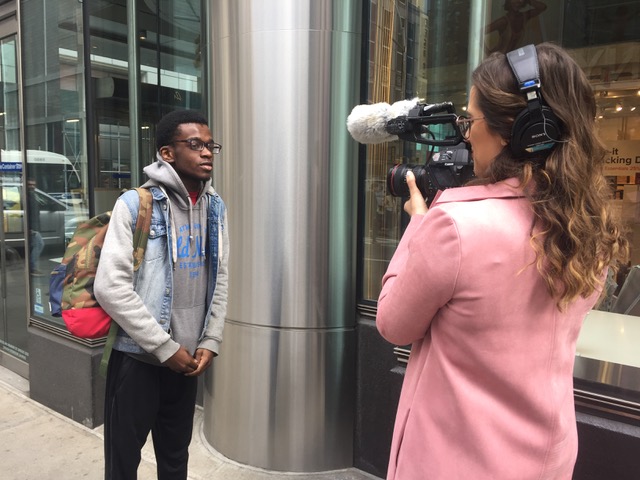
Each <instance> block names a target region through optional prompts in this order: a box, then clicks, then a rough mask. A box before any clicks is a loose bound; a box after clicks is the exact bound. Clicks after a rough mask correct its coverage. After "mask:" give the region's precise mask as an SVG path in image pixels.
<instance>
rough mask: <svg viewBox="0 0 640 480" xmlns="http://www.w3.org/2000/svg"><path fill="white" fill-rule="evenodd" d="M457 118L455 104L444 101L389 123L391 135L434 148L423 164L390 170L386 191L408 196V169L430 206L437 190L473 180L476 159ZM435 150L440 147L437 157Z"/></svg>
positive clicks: (414, 109) (420, 108) (395, 167)
mask: <svg viewBox="0 0 640 480" xmlns="http://www.w3.org/2000/svg"><path fill="white" fill-rule="evenodd" d="M457 119H458V116H457V115H456V114H455V109H454V106H453V103H451V102H443V103H436V104H417V105H416V106H415V107H414V108H412V109H411V110H410V111H409V112H408V113H407V115H402V116H399V117H396V118H392V119H390V120H389V121H387V123H386V126H385V131H386V132H388V133H389V134H393V135H397V136H398V138H400V139H402V140H405V141H408V142H414V143H421V144H426V145H429V146H431V147H432V148H431V149H430V151H429V154H428V155H427V159H426V161H425V163H424V165H416V164H408V163H403V164H398V165H395V166H393V167H392V168H390V169H389V171H388V173H387V191H388V192H389V193H390V194H391V195H393V196H396V197H408V196H409V187H408V186H407V183H406V178H405V177H406V174H407V173H408V172H409V170H411V171H412V172H413V174H414V176H415V178H416V185H417V187H418V189H419V190H420V193H422V196H423V197H424V198H425V199H426V201H427V204H431V202H432V201H433V199H434V197H435V195H436V193H437V192H438V190H444V189H446V188H452V187H460V186H462V185H464V184H465V183H466V182H467V181H469V180H470V179H472V178H473V176H474V175H473V160H472V159H471V156H470V152H469V147H468V145H467V143H466V142H464V141H463V138H462V134H461V132H460V129H459V128H458V124H457ZM433 147H440V148H439V151H438V152H437V153H435V154H434V152H433ZM443 147H449V148H443Z"/></svg>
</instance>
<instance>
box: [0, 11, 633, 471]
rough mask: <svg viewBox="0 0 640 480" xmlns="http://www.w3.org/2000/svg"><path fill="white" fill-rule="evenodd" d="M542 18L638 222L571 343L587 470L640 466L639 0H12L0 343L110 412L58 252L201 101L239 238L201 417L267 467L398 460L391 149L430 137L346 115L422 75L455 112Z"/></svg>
mask: <svg viewBox="0 0 640 480" xmlns="http://www.w3.org/2000/svg"><path fill="white" fill-rule="evenodd" d="M543 41H552V42H555V43H558V44H560V45H562V46H563V47H565V48H567V49H568V50H569V52H570V53H571V55H572V56H573V57H574V58H575V59H576V60H577V61H578V63H579V64H580V66H581V67H582V68H583V69H584V71H585V72H586V74H587V76H588V78H589V79H590V81H591V82H592V85H593V89H594V93H595V95H596V98H597V105H598V119H597V120H598V125H599V129H600V135H601V137H602V139H603V140H604V142H605V144H606V146H607V149H608V153H607V157H606V171H605V173H606V175H607V177H608V179H609V181H610V183H611V186H612V196H611V202H612V204H613V205H614V206H615V209H616V212H617V214H618V215H620V216H621V218H622V219H623V220H624V223H625V225H626V227H627V229H628V231H629V236H630V239H631V242H632V256H631V262H630V263H629V265H626V266H623V268H622V269H621V274H620V275H619V276H618V278H615V279H611V281H610V283H609V290H608V292H607V293H608V295H607V298H606V299H605V300H606V301H605V302H603V303H602V305H601V306H600V307H599V309H598V310H594V311H593V312H591V313H590V314H589V316H588V317H587V319H586V320H585V324H584V328H583V331H582V333H581V337H580V340H579V343H578V354H577V356H576V365H575V370H574V384H575V388H574V395H575V399H576V408H577V411H578V431H579V437H580V452H579V458H578V463H577V466H576V471H575V475H574V478H576V479H599V478H616V479H626V478H635V476H636V472H637V471H639V469H640V459H638V456H637V454H636V453H635V452H637V451H638V449H639V448H640V354H638V351H637V350H638V349H637V348H636V345H637V344H638V343H639V341H640V322H638V321H637V320H636V318H637V317H638V316H640V308H638V307H636V304H637V298H638V295H639V294H640V283H639V280H638V268H639V267H638V265H639V264H640V253H638V252H639V251H640V250H639V249H638V248H637V245H639V242H640V238H637V237H638V235H637V232H639V229H638V225H640V111H639V110H638V109H637V106H639V104H640V1H638V0H584V1H580V2H576V1H571V0H563V1H557V2H550V1H538V0H506V1H505V0H341V1H336V0H333V1H332V0H321V1H318V0H302V1H300V0H279V1H272V2H264V1H257V0H216V1H213V2H209V1H205V0H172V1H170V0H138V1H133V0H91V1H84V2H79V1H76V0H5V1H0V88H1V90H0V91H1V93H2V95H1V96H0V101H1V102H2V103H1V105H0V126H1V127H2V132H1V135H0V149H1V150H0V175H1V178H2V200H3V202H2V210H3V219H4V222H3V225H4V228H3V229H0V247H1V248H0V291H1V294H2V296H1V298H2V308H1V309H0V365H2V366H4V367H7V368H9V369H11V370H13V371H15V372H16V373H18V374H20V375H22V376H24V377H25V378H28V379H29V383H30V394H31V397H32V398H34V399H35V400H37V401H39V402H41V403H43V404H45V405H47V406H49V407H51V408H53V409H55V410H56V411H59V412H61V413H63V414H65V415H67V416H69V417H70V418H73V419H74V420H76V421H78V422H80V423H83V424H85V425H87V426H89V427H96V426H98V425H100V424H101V423H102V406H103V402H102V396H103V393H104V379H102V378H101V377H100V376H99V375H98V364H99V361H100V356H101V351H102V345H103V343H104V340H95V341H90V340H82V339H78V338H76V337H74V336H72V335H71V334H69V333H68V331H67V330H66V328H65V326H64V324H63V322H62V321H61V319H60V318H57V317H53V316H52V315H51V314H50V311H49V306H48V303H47V296H48V273H49V271H50V270H51V269H52V267H53V266H54V265H55V264H56V262H58V261H59V260H60V257H61V256H62V254H63V252H64V248H65V245H66V242H67V241H68V240H69V238H70V236H71V235H72V234H73V231H74V229H75V226H76V225H77V224H78V222H80V221H82V220H83V219H86V218H88V217H89V216H92V215H94V214H96V213H99V212H102V211H106V210H109V209H110V208H111V206H112V205H113V202H114V201H115V199H116V198H117V196H118V195H119V193H120V192H121V191H122V189H126V188H130V187H131V186H137V185H138V184H140V183H142V181H143V180H144V178H143V175H142V168H143V167H144V166H146V165H148V164H149V163H150V162H152V161H153V158H154V152H153V145H154V142H153V139H154V133H155V132H154V129H155V124H156V123H157V121H158V120H159V119H160V117H162V115H164V114H165V113H167V112H169V111H171V110H175V109H182V108H192V109H198V110H201V111H203V112H204V113H205V114H206V115H207V116H208V118H209V119H210V125H211V127H212V132H213V133H214V136H215V139H216V141H218V142H219V143H221V144H222V145H223V150H222V154H221V155H219V156H218V157H217V158H216V161H217V163H216V166H215V169H214V185H215V187H216V189H217V190H218V191H219V192H220V194H221V195H222V197H223V198H224V199H225V201H226V203H227V205H228V208H229V214H230V226H231V231H230V237H231V242H232V249H233V250H232V256H231V264H230V299H229V312H228V319H227V320H228V322H227V327H226V330H225V343H224V346H223V350H222V352H221V355H220V357H219V358H217V359H216V362H214V368H213V369H212V371H211V372H210V373H209V374H208V375H207V376H206V378H204V379H203V380H202V382H201V389H200V401H201V403H202V405H203V408H204V410H205V424H204V428H205V431H204V433H205V437H206V438H207V440H208V441H209V442H210V443H211V445H212V446H213V447H214V448H216V449H217V450H218V451H220V452H221V453H223V454H224V455H227V456H229V457H230V458H232V459H234V460H236V461H239V462H241V463H247V464H250V465H254V466H258V467H262V468H267V469H271V470H282V471H301V472H303V471H323V470H332V469H337V468H344V467H350V466H355V467H357V468H360V469H362V470H365V471H368V472H370V473H373V474H375V475H378V476H381V477H382V476H384V474H385V471H386V465H387V458H388V453H389V447H390V439H391V431H392V428H393V420H394V415H395V408H396V405H397V401H398V396H399V392H400V387H401V383H402V378H403V373H404V366H405V364H406V359H407V357H408V354H409V348H408V347H407V346H393V345H390V344H388V343H386V342H385V341H384V340H382V339H381V337H380V336H379V335H378V333H377V331H376V328H375V312H376V299H377V296H378V293H379V291H380V280H381V278H382V275H383V273H384V271H385V269H386V266H387V265H388V262H389V260H390V259H391V256H392V255H393V252H394V251H395V248H396V246H397V244H398V242H399V239H400V237H401V235H402V231H403V228H404V226H405V225H406V222H407V219H406V218H405V216H404V214H403V213H402V207H401V199H400V198H398V197H396V196H393V195H391V193H390V191H389V189H388V185H387V180H386V179H387V172H388V171H389V169H390V168H392V167H393V166H394V165H396V164H399V163H403V164H412V165H423V164H425V162H426V160H427V158H429V155H430V154H431V153H433V151H432V149H430V147H429V146H428V145H425V144H424V143H421V142H404V141H396V142H388V143H385V144H380V145H370V146H364V145H358V144H357V143H356V142H354V141H353V140H352V139H351V138H350V136H349V134H348V132H347V130H346V128H345V122H346V118H347V116H348V114H349V112H350V110H351V109H352V108H353V107H354V106H355V105H358V104H365V103H376V102H387V103H393V102H396V101H399V100H403V99H409V98H415V97H420V98H422V99H425V101H426V102H427V103H437V102H445V101H449V102H452V103H453V105H454V106H455V108H456V111H457V112H458V113H463V112H464V109H465V106H466V103H467V94H468V90H469V77H470V73H471V71H472V70H473V68H474V67H475V66H476V65H477V64H478V63H479V62H480V61H481V60H482V58H484V56H486V55H488V54H490V53H492V52H494V51H502V52H507V51H510V50H513V49H514V48H517V47H519V46H522V45H526V44H529V43H540V42H543ZM27 180H29V182H27ZM33 182H35V185H36V190H35V191H30V190H29V189H28V188H27V183H33ZM40 245H42V248H40Z"/></svg>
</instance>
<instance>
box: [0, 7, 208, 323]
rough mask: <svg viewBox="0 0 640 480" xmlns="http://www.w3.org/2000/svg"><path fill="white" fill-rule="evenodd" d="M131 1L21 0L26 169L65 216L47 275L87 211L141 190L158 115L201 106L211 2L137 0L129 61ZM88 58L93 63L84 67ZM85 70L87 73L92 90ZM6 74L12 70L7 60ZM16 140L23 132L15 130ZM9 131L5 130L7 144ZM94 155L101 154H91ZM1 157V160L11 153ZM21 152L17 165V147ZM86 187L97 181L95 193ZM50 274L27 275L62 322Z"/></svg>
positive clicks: (41, 304) (42, 309) (42, 263)
mask: <svg viewBox="0 0 640 480" xmlns="http://www.w3.org/2000/svg"><path fill="white" fill-rule="evenodd" d="M127 3H129V2H123V1H119V0H95V1H92V2H78V1H77V0H56V1H49V2H29V1H26V0H25V1H23V2H22V11H23V12H28V15H22V30H23V52H24V55H23V80H24V82H23V83H24V87H23V88H24V99H25V101H24V123H25V138H26V149H27V174H28V176H29V178H34V179H35V181H36V186H37V188H38V189H39V191H41V192H42V194H43V195H47V196H48V197H46V198H50V199H52V200H53V201H54V202H58V203H57V204H56V205H58V204H59V206H61V207H60V208H61V210H60V211H59V214H56V215H52V216H50V218H48V219H47V220H48V222H47V223H51V222H54V221H55V222H59V223H60V225H58V226H57V227H56V233H55V234H53V233H52V234H51V235H50V236H49V237H44V235H43V237H44V249H43V251H42V253H41V254H40V255H39V268H38V270H42V271H45V272H50V271H51V269H52V267H53V266H55V264H56V263H58V262H59V261H60V259H61V257H62V255H63V253H64V249H65V246H66V243H67V242H68V240H69V239H70V237H71V236H72V235H73V232H74V231H75V228H76V227H77V226H78V224H79V223H80V222H81V221H82V220H85V219H87V218H88V217H89V215H90V212H96V211H97V212H101V211H104V210H108V209H110V208H111V206H112V205H113V202H114V201H115V199H116V198H117V196H118V195H119V193H120V192H121V190H122V189H126V188H130V187H132V186H136V185H132V178H133V179H136V183H142V182H141V181H139V180H138V179H139V178H142V177H141V170H142V168H143V167H144V166H145V165H148V164H149V163H151V162H152V161H153V159H154V153H155V145H154V142H153V137H154V133H155V131H154V126H155V124H156V122H157V121H158V120H159V119H160V117H161V116H162V115H164V114H165V113H167V112H169V111H171V110H175V109H180V108H192V109H202V107H203V105H205V103H204V102H203V98H202V95H203V91H204V87H203V85H204V81H203V74H202V72H203V61H202V59H203V58H205V55H204V54H203V53H202V52H201V44H202V43H204V44H206V42H201V38H203V33H202V32H204V26H203V24H202V9H203V5H204V4H205V2H203V1H202V0H175V1H172V0H142V1H138V2H135V4H136V8H137V10H136V14H135V16H136V31H137V41H138V42H139V51H138V52H137V53H136V54H135V57H137V58H130V57H134V53H132V49H131V48H130V46H129V44H128V35H129V27H128V12H127ZM83 7H85V8H88V11H89V19H90V24H89V25H88V26H86V27H87V28H88V30H89V42H88V44H86V45H85V41H84V38H85V35H84V27H85V25H83V18H84V16H83ZM0 47H2V45H1V44H0ZM133 50H135V49H133ZM205 53H206V52H205ZM87 56H88V58H89V59H90V65H88V66H87V67H88V68H85V67H86V65H85V61H84V59H85V58H86V57H87ZM3 58H4V56H3ZM131 62H138V65H139V68H138V71H137V73H138V82H139V98H138V101H137V102H136V101H134V99H131V98H130V88H129V82H130V77H131V75H130V72H131V69H130V63H131ZM14 70H15V64H14ZM87 71H88V72H90V77H91V78H90V85H91V88H90V89H88V90H86V89H85V84H86V79H85V76H84V74H85V72H87ZM2 74H3V75H4V76H9V75H10V74H11V71H10V70H7V69H6V66H5V65H4V64H3V71H2ZM14 75H15V71H14ZM87 92H90V93H91V94H92V97H91V98H87ZM5 93H6V92H5ZM10 101H14V102H15V101H16V100H15V98H12V97H10V96H5V102H10ZM132 108H139V110H136V111H135V112H133V115H134V118H135V116H136V115H137V117H138V122H139V127H140V131H138V132H132V131H131V125H130V118H131V115H132V111H131V109H132ZM203 113H205V115H206V112H203ZM15 118H17V116H16V117H15ZM16 125H17V123H16ZM7 131H8V129H7ZM13 137H15V138H16V139H17V138H19V137H18V135H17V133H15V134H14V135H13ZM13 137H11V136H9V134H6V135H5V139H4V140H5V142H9V141H10V140H11V138H13ZM132 138H135V139H136V142H133V141H132ZM14 143H15V142H14ZM134 143H135V145H134ZM138 147H139V150H138ZM3 148H5V147H4V144H3ZM10 148H14V149H16V148H19V146H15V145H14V146H10ZM134 150H135V151H134ZM90 151H91V152H94V151H95V155H93V154H92V155H89V152H90ZM5 153H6V152H3V157H6V158H8V156H7V155H6V154H5ZM17 155H18V156H17V157H16V159H17V160H16V161H17V162H19V161H20V158H21V157H20V155H21V152H17ZM90 156H91V158H89V157H90ZM90 172H91V173H90ZM132 172H136V173H137V175H132ZM90 180H91V182H90ZM90 184H91V185H94V186H95V188H92V190H91V191H89V185H90ZM38 198H40V197H38ZM42 198H45V197H42ZM28 203H29V202H28ZM34 205H35V203H34ZM40 211H41V212H44V211H48V210H45V209H44V208H41V210H40ZM39 217H40V216H39ZM42 226H43V224H42V223H41V227H42ZM51 228H53V227H51ZM48 280H49V279H48V277H47V276H41V277H34V278H32V279H31V289H32V298H34V299H36V298H37V299H38V303H37V304H34V305H33V308H32V312H31V313H32V316H33V317H35V318H37V319H38V321H39V320H42V321H45V322H48V323H52V324H55V325H58V326H61V327H62V326H63V323H62V321H61V320H60V319H59V318H54V317H52V316H51V315H50V312H49V310H48V302H46V295H45V292H47V291H48V287H47V285H48Z"/></svg>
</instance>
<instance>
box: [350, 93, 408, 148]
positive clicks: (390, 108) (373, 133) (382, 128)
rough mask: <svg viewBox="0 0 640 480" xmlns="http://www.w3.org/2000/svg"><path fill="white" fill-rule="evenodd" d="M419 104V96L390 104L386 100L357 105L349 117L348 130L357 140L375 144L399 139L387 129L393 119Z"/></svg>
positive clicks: (405, 113)
mask: <svg viewBox="0 0 640 480" xmlns="http://www.w3.org/2000/svg"><path fill="white" fill-rule="evenodd" d="M417 104H418V98H414V99H412V100H401V101H399V102H395V103H394V104H392V105H389V104H388V103H386V102H380V103H374V104H371V105H356V106H355V107H354V108H353V110H352V111H351V113H350V114H349V116H348V117H347V130H348V131H349V133H350V134H351V136H352V137H353V139H354V140H355V141H356V142H360V143H367V144H375V143H384V142H392V141H394V140H398V136H397V135H393V134H390V133H389V132H387V130H386V125H387V122H388V121H389V120H391V119H394V118H397V117H401V116H404V115H407V114H408V113H409V111H410V110H411V109H412V108H413V107H415V106H416V105H417Z"/></svg>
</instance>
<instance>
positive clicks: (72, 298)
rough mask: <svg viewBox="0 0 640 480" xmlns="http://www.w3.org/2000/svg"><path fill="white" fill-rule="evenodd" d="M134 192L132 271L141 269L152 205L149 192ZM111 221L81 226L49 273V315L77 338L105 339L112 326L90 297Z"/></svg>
mask: <svg viewBox="0 0 640 480" xmlns="http://www.w3.org/2000/svg"><path fill="white" fill-rule="evenodd" d="M136 190H137V191H138V195H139V197H140V202H139V208H138V215H137V218H134V219H133V220H134V221H135V229H134V231H133V259H134V262H133V266H134V271H136V270H137V269H138V268H140V265H141V263H142V260H143V259H144V251H145V248H146V246H147V240H148V239H149V230H150V226H151V211H152V203H153V197H152V195H151V192H150V191H149V190H148V189H146V188H136ZM110 219H111V212H106V213H102V214H100V215H97V216H95V217H93V218H90V219H89V220H87V221H86V222H83V223H81V224H80V225H79V226H78V228H77V229H76V231H75V233H74V234H73V237H72V238H71V241H70V242H69V245H68V246H67V249H66V250H65V252H64V256H63V257H62V262H61V263H60V265H58V266H57V267H56V268H55V269H54V270H53V271H52V272H51V277H50V279H49V306H50V310H51V314H52V315H53V316H54V317H60V316H61V317H62V320H64V323H65V325H66V326H67V328H68V329H69V332H71V333H72V334H73V335H75V336H76V337H80V338H101V337H104V336H106V335H107V333H109V328H110V326H111V323H112V322H111V318H110V317H109V315H107V313H106V312H105V311H104V310H103V309H102V307H100V305H99V304H98V302H97V301H96V297H95V295H94V294H93V282H94V280H95V277H96V270H97V269H98V262H99V261H100V252H101V251H102V245H103V244H104V238H105V235H106V233H107V228H108V227H109V220H110ZM114 325H115V324H114ZM112 330H113V329H112ZM114 335H115V331H114Z"/></svg>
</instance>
